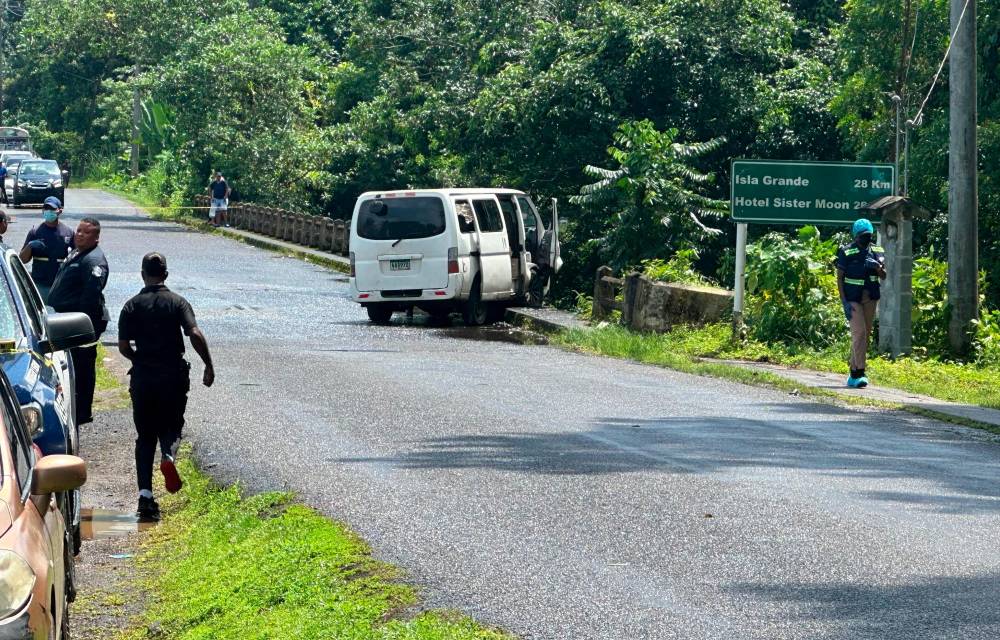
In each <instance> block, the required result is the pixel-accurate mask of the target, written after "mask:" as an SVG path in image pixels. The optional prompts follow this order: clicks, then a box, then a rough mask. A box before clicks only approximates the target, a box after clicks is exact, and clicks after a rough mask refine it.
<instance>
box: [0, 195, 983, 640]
mask: <svg viewBox="0 0 1000 640" xmlns="http://www.w3.org/2000/svg"><path fill="white" fill-rule="evenodd" d="M67 199H68V210H69V213H68V214H67V216H66V217H67V218H68V219H69V222H70V223H71V224H75V223H73V219H78V218H79V217H80V213H81V212H93V213H95V214H97V215H98V217H100V218H101V219H102V220H103V221H104V222H103V224H104V232H103V237H102V245H103V246H104V248H105V250H106V252H107V254H108V260H109V262H110V264H111V269H112V277H111V282H110V284H109V287H108V301H109V307H111V309H112V314H113V315H114V316H115V318H117V314H118V311H119V309H120V308H121V305H122V303H123V302H124V301H125V300H126V299H127V297H128V296H130V295H132V294H133V293H134V292H136V291H137V290H138V289H139V287H140V282H139V277H138V270H139V261H140V257H141V256H142V254H143V253H145V252H147V251H150V250H153V249H156V250H159V251H162V252H164V253H165V254H166V255H167V257H168V260H169V267H170V273H171V276H170V280H169V282H168V284H170V285H171V286H172V287H173V288H174V289H175V290H177V291H178V292H180V293H181V294H183V295H184V296H186V297H187V298H188V299H189V300H190V301H191V302H192V304H193V305H194V307H195V310H196V312H197V314H198V319H199V324H200V325H201V326H202V328H203V329H204V331H205V333H206V334H207V336H208V338H209V341H210V344H211V346H212V349H213V352H214V354H215V356H216V360H217V373H218V381H217V383H216V386H215V387H213V388H212V389H210V390H206V389H204V388H203V387H199V388H197V389H196V390H195V391H194V392H193V394H192V402H191V405H190V406H191V408H190V410H189V424H188V428H187V431H186V435H187V437H188V438H189V439H190V440H192V441H193V442H194V443H195V445H196V447H197V449H198V452H199V456H200V457H201V458H202V460H203V461H204V462H205V463H206V464H207V465H209V467H208V468H209V470H210V472H211V473H213V474H215V475H216V476H218V477H219V478H220V479H221V480H223V481H232V480H237V479H238V480H240V481H241V482H242V483H244V485H245V486H247V487H249V488H250V489H251V490H272V489H291V490H294V491H296V492H297V493H298V494H299V495H300V496H301V497H302V499H303V500H304V501H306V502H308V503H310V504H312V505H314V506H316V507H317V508H319V509H321V510H322V511H324V512H325V513H326V514H328V515H330V516H331V517H334V518H337V519H339V520H343V521H346V522H348V523H349V524H350V525H351V526H352V527H353V528H355V529H356V530H357V531H359V532H360V533H361V534H362V535H363V536H365V537H366V538H367V539H368V540H369V541H370V542H371V544H372V546H373V547H374V549H375V552H376V554H377V555H378V556H379V557H381V558H384V559H386V560H389V561H391V562H394V563H397V564H399V565H400V566H401V567H403V568H404V569H405V571H406V572H407V575H408V580H410V581H412V582H414V583H415V584H417V585H419V586H420V587H421V589H422V593H423V595H424V597H425V601H426V603H427V604H428V605H429V606H438V607H447V608H455V609H458V610H461V611H463V612H466V613H468V614H470V615H473V616H475V617H476V618H477V619H479V620H480V621H482V622H484V623H487V624H492V625H497V626H501V627H503V628H506V629H508V630H510V631H512V632H514V633H516V634H518V635H521V636H523V637H526V638H550V639H557V638H558V639H571V638H572V639H577V638H609V639H618V638H622V639H628V640H637V639H640V638H651V639H652V638H657V639H658V638H724V639H734V638H843V639H845V640H847V639H852V640H853V639H857V638H906V639H907V640H912V639H916V638H965V639H971V638H983V639H986V638H990V639H995V638H998V637H1000V604H998V603H1000V444H997V443H995V442H992V441H989V440H988V439H985V438H982V437H970V436H969V435H967V432H965V431H961V430H959V429H957V428H951V427H948V426H946V425H942V424H940V423H936V422H933V421H928V420H924V419H919V418H915V417H910V416H906V415H899V414H895V413H885V412H878V411H854V410H846V409H841V408H837V407H832V406H827V405H821V404H815V403H812V402H809V401H807V400H802V399H799V398H797V397H791V396H788V395H785V394H783V393H779V392H776V391H768V390H762V389H756V388H751V387H745V386H741V385H738V384H733V383H729V382H724V381H719V380H711V379H706V378H698V377H692V376H688V375H682V374H679V373H674V372H671V371H666V370H660V369H656V368H653V367H646V366H640V365H635V364H630V363H625V362H618V361H613V360H608V359H601V358H595V357H587V356H582V355H575V354H570V353H566V352H562V351H560V350H557V349H554V348H550V347H538V346H523V345H519V344H509V343H502V342H492V341H477V340H469V339H463V338H462V337H460V336H462V335H464V333H463V332H462V331H460V330H458V329H433V328H427V327H413V326H403V325H400V326H394V327H389V328H376V327H372V326H369V325H368V323H367V321H366V319H365V315H364V313H363V311H362V310H361V309H360V308H359V307H357V306H356V305H354V304H353V303H351V302H350V301H349V300H347V299H346V298H345V293H346V290H347V286H346V284H345V281H344V278H343V276H342V275H340V274H337V273H334V272H331V271H327V270H325V269H322V268H319V267H316V266H312V265H309V264H306V263H303V262H299V261H296V260H294V259H289V258H282V257H278V256H277V255H275V254H271V253H267V252H264V251H260V250H257V249H254V248H250V247H247V246H245V245H241V244H239V243H236V242H233V241H230V240H227V239H223V238H219V237H215V236H209V235H204V234H198V233H194V232H191V231H188V230H186V229H184V228H182V227H179V226H176V225H171V224H165V223H159V222H155V221H151V220H148V219H146V218H144V217H142V216H139V215H137V214H136V213H134V212H133V210H132V209H131V208H129V207H127V206H126V205H125V203H123V202H122V201H120V200H118V199H115V198H112V197H110V196H104V195H102V194H101V193H100V192H96V191H72V192H70V194H69V196H68V198H67ZM116 207H124V208H116ZM37 218H38V211H37V210H33V211H30V213H27V212H25V211H21V212H19V220H18V222H17V223H16V224H15V225H14V226H13V228H12V230H11V231H10V232H8V235H7V240H8V242H9V243H11V244H19V243H20V242H21V240H22V239H23V234H24V232H25V231H26V230H27V225H28V224H29V223H30V222H31V221H32V220H35V219H37ZM114 333H115V325H112V326H111V327H109V331H108V334H107V336H106V338H105V339H106V340H113V339H114ZM192 355H193V354H192ZM195 360H196V358H195ZM195 370H196V372H198V373H200V371H201V368H200V365H198V364H196V366H195Z"/></svg>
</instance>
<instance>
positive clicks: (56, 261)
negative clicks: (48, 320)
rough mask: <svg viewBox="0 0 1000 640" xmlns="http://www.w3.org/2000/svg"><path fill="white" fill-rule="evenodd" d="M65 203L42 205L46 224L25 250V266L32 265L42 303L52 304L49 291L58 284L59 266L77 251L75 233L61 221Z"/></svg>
mask: <svg viewBox="0 0 1000 640" xmlns="http://www.w3.org/2000/svg"><path fill="white" fill-rule="evenodd" d="M61 214H62V202H60V201H59V198H56V197H55V196H52V197H49V198H46V199H45V202H44V204H42V219H43V220H44V222H42V224H40V225H38V226H36V227H32V228H31V231H29V232H28V235H27V237H25V239H24V246H23V247H22V248H21V254H20V255H21V262H28V261H29V260H30V261H31V279H32V280H34V281H35V286H37V287H38V293H40V294H41V295H42V300H44V301H46V302H48V299H49V289H51V288H52V283H53V282H55V279H56V273H57V272H58V271H59V266H60V265H61V264H62V262H63V261H64V260H65V259H66V256H68V255H69V252H70V251H71V250H73V249H74V248H76V238H75V236H74V234H73V230H72V229H70V228H69V227H67V226H66V225H64V224H63V223H62V222H60V221H59V216H60V215H61Z"/></svg>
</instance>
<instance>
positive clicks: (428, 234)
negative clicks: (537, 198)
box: [350, 189, 562, 325]
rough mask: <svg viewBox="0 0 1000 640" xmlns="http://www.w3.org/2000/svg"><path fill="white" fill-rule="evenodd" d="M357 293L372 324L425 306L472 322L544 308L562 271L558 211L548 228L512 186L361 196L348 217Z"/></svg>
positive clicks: (431, 311) (353, 288) (353, 290)
mask: <svg viewBox="0 0 1000 640" xmlns="http://www.w3.org/2000/svg"><path fill="white" fill-rule="evenodd" d="M350 246H351V251H350V256H351V276H350V288H351V297H352V298H353V299H354V300H355V301H356V302H359V303H361V305H362V306H363V307H365V309H367V311H368V317H369V318H370V319H371V321H372V322H375V323H378V324H385V323H387V322H388V321H389V319H390V318H391V317H392V314H393V312H395V311H401V310H407V309H412V308H413V307H419V308H420V309H423V310H424V311H426V312H427V313H429V314H431V315H432V316H437V317H446V316H447V315H448V314H449V313H451V312H452V311H460V312H461V313H462V315H463V317H464V318H465V321H466V323H467V324H470V325H479V324H483V323H485V322H487V321H488V320H490V319H492V318H495V317H497V316H498V315H499V312H500V311H501V310H502V309H503V307H505V306H510V305H517V304H531V305H538V304H541V300H542V297H543V296H544V295H545V292H546V291H547V290H548V286H549V282H550V280H551V276H552V275H553V274H554V273H556V272H557V271H559V268H560V267H561V266H562V260H561V258H560V257H559V214H558V211H557V207H556V202H555V200H553V201H552V222H551V224H550V225H549V228H548V229H546V228H545V226H544V225H543V223H542V218H541V216H539V214H538V210H537V209H536V208H535V204H534V203H533V202H532V201H531V198H529V197H528V195H527V194H525V193H524V192H522V191H516V190H514V189H423V190H417V191H383V192H376V191H371V192H368V193H363V194H362V195H361V197H360V198H358V202H357V204H356V205H355V207H354V216H353V218H352V219H351V240H350Z"/></svg>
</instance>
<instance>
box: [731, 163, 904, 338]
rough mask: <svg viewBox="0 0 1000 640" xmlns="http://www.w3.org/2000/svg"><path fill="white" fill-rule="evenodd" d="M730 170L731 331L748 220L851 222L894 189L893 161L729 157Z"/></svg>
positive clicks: (736, 324) (739, 305)
mask: <svg viewBox="0 0 1000 640" xmlns="http://www.w3.org/2000/svg"><path fill="white" fill-rule="evenodd" d="M730 175H731V183H730V184H731V187H730V206H731V207H732V213H733V221H734V222H736V223H737V225H736V282H735V283H734V286H733V328H734V331H739V330H740V328H741V325H742V319H743V300H744V282H745V273H744V272H745V269H746V259H747V256H746V240H747V224H748V223H751V222H757V223H763V224H814V225H837V226H841V225H849V224H850V223H852V222H854V220H856V219H857V218H858V217H860V216H861V215H862V214H861V209H864V208H865V206H866V205H867V204H868V203H870V202H873V201H875V200H878V199H879V198H882V197H884V196H890V195H892V194H894V193H895V192H896V170H895V167H894V166H893V165H891V164H861V163H848V162H797V161H790V160H733V164H732V173H731V174H730ZM873 213H878V212H873Z"/></svg>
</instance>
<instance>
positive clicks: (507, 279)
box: [472, 196, 514, 300]
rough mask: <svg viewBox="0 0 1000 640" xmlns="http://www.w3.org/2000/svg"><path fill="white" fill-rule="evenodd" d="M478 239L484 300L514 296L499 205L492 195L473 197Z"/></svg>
mask: <svg viewBox="0 0 1000 640" xmlns="http://www.w3.org/2000/svg"><path fill="white" fill-rule="evenodd" d="M472 209H473V211H474V212H475V214H476V230H477V232H478V236H479V242H478V243H477V244H478V245H479V272H480V278H481V282H482V294H483V300H498V299H504V298H510V297H512V296H513V295H514V291H513V289H512V288H511V284H512V283H511V277H512V276H511V268H510V246H509V245H508V242H507V228H506V227H505V226H504V220H503V214H502V213H501V212H500V204H499V203H498V202H497V199H496V198H495V197H493V196H484V197H475V198H472Z"/></svg>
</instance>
